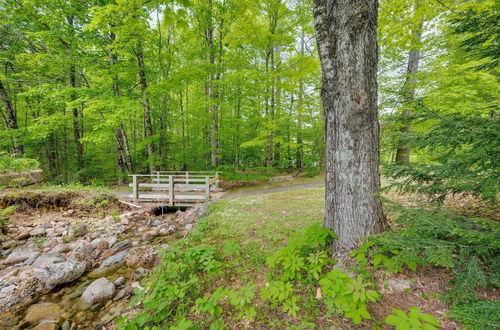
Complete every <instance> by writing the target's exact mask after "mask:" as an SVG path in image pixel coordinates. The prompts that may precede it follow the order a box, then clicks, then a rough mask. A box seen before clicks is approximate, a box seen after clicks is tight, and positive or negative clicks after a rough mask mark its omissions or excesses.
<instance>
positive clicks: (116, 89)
mask: <svg viewBox="0 0 500 330" xmlns="http://www.w3.org/2000/svg"><path fill="white" fill-rule="evenodd" d="M109 38H110V43H112V42H113V41H114V40H115V38H116V37H115V35H114V33H111V34H110V35H109ZM108 58H109V65H110V66H111V68H113V66H114V65H116V61H117V57H116V55H115V54H114V52H113V49H112V48H111V47H110V48H109V49H108ZM113 93H114V94H115V96H116V97H119V96H120V95H121V91H120V78H119V77H118V73H116V72H115V73H114V74H113ZM114 133H115V141H116V153H117V158H118V167H119V169H120V172H121V173H127V172H132V171H133V170H134V166H133V163H132V157H131V155H130V147H129V144H128V138H127V132H126V131H125V125H124V124H123V121H121V122H120V124H119V127H118V128H117V129H116V130H115V132H114ZM119 180H120V181H121V177H120V178H119ZM119 183H121V182H119Z"/></svg>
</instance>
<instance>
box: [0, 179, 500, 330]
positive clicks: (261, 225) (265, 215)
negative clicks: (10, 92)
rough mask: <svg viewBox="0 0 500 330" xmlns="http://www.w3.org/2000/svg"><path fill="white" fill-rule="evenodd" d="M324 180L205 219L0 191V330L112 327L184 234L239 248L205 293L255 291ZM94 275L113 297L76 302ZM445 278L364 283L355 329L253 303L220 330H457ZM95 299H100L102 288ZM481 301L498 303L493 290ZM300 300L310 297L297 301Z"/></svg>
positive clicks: (58, 194) (313, 206) (333, 319)
mask: <svg viewBox="0 0 500 330" xmlns="http://www.w3.org/2000/svg"><path fill="white" fill-rule="evenodd" d="M323 181H324V178H323V177H314V178H299V179H297V180H293V181H286V182H277V183H273V184H266V185H261V186H256V187H245V188H239V189H237V190H234V191H229V192H226V193H224V194H223V195H222V196H217V197H220V198H219V199H218V200H217V201H215V202H213V203H211V204H210V206H209V211H208V215H207V216H205V215H206V214H205V211H204V209H199V208H192V209H191V210H188V211H187V212H180V211H179V212H177V213H175V214H174V213H169V214H159V215H157V214H155V212H153V211H152V209H146V210H142V211H134V212H130V210H129V209H128V208H127V207H126V206H123V205H120V203H118V202H117V200H116V198H113V197H112V196H110V195H107V194H106V193H101V192H95V191H92V190H89V191H81V192H71V191H60V190H57V189H56V190H54V191H48V190H46V191H43V190H41V191H35V192H33V191H30V190H18V191H12V192H7V193H5V192H4V193H3V194H2V196H0V197H1V198H3V200H2V199H0V202H2V201H3V202H6V201H7V199H8V198H12V199H14V200H15V201H17V204H18V205H20V208H19V209H18V210H17V211H16V212H15V213H14V214H13V215H12V216H11V217H10V219H9V221H10V224H9V226H8V227H7V228H6V230H5V232H6V235H3V236H0V238H1V240H0V243H2V255H3V257H0V300H2V301H0V307H1V308H0V329H2V328H6V329H11V328H12V329H13V328H37V329H46V328H47V329H49V328H48V327H47V326H52V328H53V329H56V328H58V327H61V326H63V328H64V329H76V328H77V327H79V328H84V329H96V328H99V329H109V328H114V327H115V326H116V323H115V322H114V320H115V318H116V317H118V316H119V315H123V314H124V312H127V311H128V312H131V313H134V309H130V308H129V307H128V304H129V300H130V297H131V296H133V295H134V289H136V288H139V289H140V288H141V286H142V285H144V284H143V282H142V280H141V278H143V276H145V274H147V273H148V269H151V267H152V266H154V265H155V264H157V263H158V262H159V258H157V257H156V256H157V252H155V251H156V250H158V249H161V248H163V249H169V247H168V246H169V245H171V246H175V245H176V244H177V243H182V242H183V241H184V238H186V235H189V236H191V235H193V234H195V233H197V232H198V233H199V232H200V231H202V232H201V236H202V241H201V242H202V243H203V244H210V245H212V246H215V247H216V248H217V249H219V250H223V249H224V247H225V246H226V244H227V242H228V241H233V242H237V243H238V244H239V246H240V247H241V251H239V252H238V256H237V257H235V258H234V259H232V260H231V263H232V264H231V267H228V268H226V269H224V274H223V276H217V277H214V279H213V284H212V287H213V288H214V289H215V288H217V287H218V286H225V287H230V288H238V287H241V286H242V285H245V284H246V283H249V282H253V283H255V285H256V287H257V288H258V289H261V288H263V287H265V286H266V285H267V284H268V281H269V279H268V277H267V275H268V272H269V268H268V266H267V264H266V259H267V258H268V257H269V256H270V255H272V254H273V253H274V252H275V251H277V250H279V249H281V248H282V247H284V246H285V245H286V244H287V242H288V241H289V239H290V238H291V237H293V236H294V235H297V234H300V233H301V232H303V231H304V229H305V228H307V227H309V226H311V225H312V224H321V223H322V221H323V216H324V187H323V186H324V184H323ZM386 197H388V198H390V199H393V200H397V201H398V202H401V203H405V204H407V205H413V204H416V203H418V200H419V197H418V196H401V195H399V194H397V193H390V194H386ZM6 198H7V199H6ZM12 202H13V200H10V201H9V203H12ZM48 205H52V207H47V206H48ZM447 208H449V209H456V210H460V211H461V212H462V213H465V214H467V213H469V214H477V213H478V212H479V211H478V210H480V208H479V209H478V207H477V203H475V202H474V201H470V200H467V199H460V200H452V201H449V202H448V203H447ZM200 216H201V217H202V218H201V219H199V220H198V218H199V217H200ZM389 218H390V215H389ZM196 223H198V224H196ZM193 227H194V232H192V233H191V231H192V230H193ZM185 244H191V243H187V242H186V243H185ZM193 244H200V243H199V242H198V243H193ZM181 245H182V244H181ZM13 256H14V257H15V258H14V257H13ZM9 258H10V260H9ZM14 259H16V260H14ZM63 260H65V261H63ZM61 261H63V263H66V264H67V263H70V264H68V265H70V266H71V267H73V268H74V267H77V266H78V265H79V264H81V263H83V264H85V267H84V269H85V270H84V271H82V272H81V273H80V274H79V275H78V276H76V277H74V276H72V275H71V271H70V272H69V273H68V276H70V277H71V278H68V279H63V280H61V279H60V278H59V279H54V278H51V276H50V274H48V273H47V272H45V273H44V272H43V271H42V272H40V270H39V269H40V268H44V267H45V268H46V269H48V268H50V267H53V265H52V264H53V263H55V262H56V264H57V263H60V262H61ZM47 267H48V268H47ZM77 268H78V267H77ZM73 270H74V269H73ZM103 274H104V275H103ZM101 275H103V276H105V277H106V278H107V279H109V280H111V282H113V285H114V290H113V294H112V295H109V294H108V296H107V297H104V298H103V300H99V301H98V300H95V301H94V300H93V299H91V300H90V301H91V302H85V301H82V300H83V298H82V294H84V292H85V291H86V290H87V289H88V288H89V286H90V285H91V284H92V283H93V282H94V279H95V278H96V277H100V276H101ZM451 276H452V274H451V271H449V270H446V269H444V268H418V269H417V271H416V272H410V271H406V272H403V273H400V274H397V275H394V274H393V275H390V274H388V273H386V272H383V271H380V270H379V271H374V272H373V278H372V280H373V281H374V283H375V284H376V285H377V287H378V290H379V291H380V292H381V293H382V298H381V300H380V301H378V302H376V303H370V304H369V305H368V310H369V312H370V314H371V315H372V316H373V319H371V320H365V321H364V322H363V323H362V324H361V325H358V326H354V325H353V324H352V323H351V321H350V320H348V319H345V318H341V317H338V316H328V314H326V313H325V311H322V310H318V309H317V308H313V309H310V310H309V309H307V310H301V311H300V313H299V315H300V316H301V317H300V318H293V317H291V316H289V315H288V314H287V313H285V312H277V309H276V308H271V307H270V306H269V305H268V304H262V302H259V303H258V304H259V306H256V308H257V309H258V317H256V318H255V319H254V320H253V321H251V322H248V320H246V321H245V320H238V319H235V318H234V317H232V316H229V317H228V319H227V320H226V324H227V325H228V326H229V327H230V328H232V329H239V328H243V327H249V328H255V329H263V328H277V329H281V328H286V327H287V326H290V325H294V326H299V327H301V326H305V327H306V328H307V324H309V327H310V324H315V327H316V328H331V327H334V328H357V329H368V328H373V327H374V326H375V325H377V324H381V322H382V321H383V320H384V318H385V317H386V316H387V315H388V314H390V313H391V309H392V308H398V309H401V310H408V308H409V307H418V308H419V309H420V310H421V311H423V312H425V313H429V314H431V315H433V316H435V317H436V318H437V319H439V320H440V322H441V324H442V326H443V327H442V328H445V329H456V328H459V327H460V325H459V324H458V323H457V322H455V321H453V320H450V319H446V317H445V315H446V314H447V313H448V307H447V305H446V304H445V303H443V302H442V301H441V300H440V299H438V296H439V295H440V294H441V293H442V292H444V291H445V290H447V289H449V287H448V284H447V283H448V282H449V280H450V277H451ZM33 277H36V278H38V279H39V280H40V281H42V282H43V281H45V285H34V284H33V282H32V280H33ZM73 277H74V278H73ZM61 281H62V282H61ZM42 284H43V283H42ZM98 289H99V288H98ZM23 290H24V291H23ZM99 290H101V291H99ZM99 290H97V291H98V292H100V293H102V290H104V289H103V288H100V289H99ZM104 291H105V290H104ZM483 295H485V296H486V297H489V299H498V292H496V291H494V292H484V293H483ZM16 299H17V300H16ZM23 299H24V300H23ZM300 299H304V301H307V300H311V299H313V300H314V299H317V298H315V297H314V295H311V294H310V293H305V292H304V293H303V294H302V296H301V298H300ZM37 311H45V312H47V313H49V314H48V315H44V313H45V312H43V313H42V312H37ZM191 317H192V319H193V320H196V318H198V317H197V316H191ZM197 321H199V322H201V324H203V322H209V321H208V320H199V319H198V320H197ZM209 324H210V323H206V324H205V325H206V326H207V327H208V325H209ZM52 328H50V329H52Z"/></svg>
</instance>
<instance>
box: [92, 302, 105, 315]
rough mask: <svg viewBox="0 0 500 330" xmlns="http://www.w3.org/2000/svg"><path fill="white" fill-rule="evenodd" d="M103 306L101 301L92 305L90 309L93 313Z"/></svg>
mask: <svg viewBox="0 0 500 330" xmlns="http://www.w3.org/2000/svg"><path fill="white" fill-rule="evenodd" d="M101 308H102V304H101V303H98V304H95V305H92V306H90V311H91V312H92V313H96V312H98V311H100V310H101Z"/></svg>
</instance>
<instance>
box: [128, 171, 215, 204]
mask: <svg viewBox="0 0 500 330" xmlns="http://www.w3.org/2000/svg"><path fill="white" fill-rule="evenodd" d="M129 176H131V177H132V183H130V184H129V186H130V187H132V194H131V195H130V196H129V197H130V198H131V199H132V200H134V201H136V202H138V201H163V202H167V203H168V204H169V205H172V206H173V205H176V204H177V205H187V204H192V203H196V202H200V201H206V200H209V199H210V189H211V183H212V182H213V181H214V178H215V176H212V178H211V177H210V176H209V175H204V176H203V175H192V174H190V175H188V176H187V177H186V175H185V174H183V175H182V176H180V175H174V174H160V173H155V174H131V175H129ZM145 189H148V190H149V191H146V190H145ZM151 190H153V191H154V192H153V193H151V192H150V191H151Z"/></svg>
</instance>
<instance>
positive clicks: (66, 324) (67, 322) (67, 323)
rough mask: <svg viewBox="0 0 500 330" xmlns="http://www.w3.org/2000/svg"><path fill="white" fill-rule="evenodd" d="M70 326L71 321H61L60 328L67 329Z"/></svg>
mask: <svg viewBox="0 0 500 330" xmlns="http://www.w3.org/2000/svg"><path fill="white" fill-rule="evenodd" d="M70 328H71V323H70V322H69V321H68V320H66V321H64V322H63V324H62V325H61V330H69V329H70Z"/></svg>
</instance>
